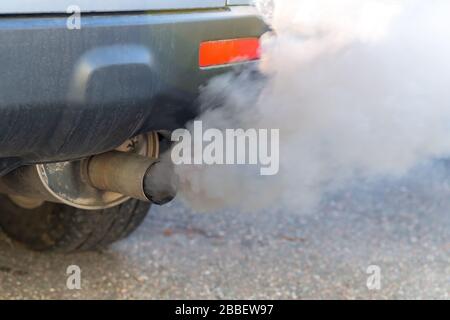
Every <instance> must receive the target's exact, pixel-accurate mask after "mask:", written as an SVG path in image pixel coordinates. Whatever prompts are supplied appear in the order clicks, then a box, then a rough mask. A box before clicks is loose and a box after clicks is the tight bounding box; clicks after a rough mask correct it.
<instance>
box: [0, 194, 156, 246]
mask: <svg viewBox="0 0 450 320" xmlns="http://www.w3.org/2000/svg"><path fill="white" fill-rule="evenodd" d="M149 209H150V204H149V203H145V202H142V201H138V200H128V201H127V202H125V203H123V204H122V205H120V206H117V207H114V208H110V209H104V210H96V211H86V210H81V209H76V208H73V207H70V206H67V205H62V204H56V203H50V202H46V203H44V204H43V205H42V206H40V207H38V208H36V209H31V210H30V209H24V208H22V207H20V206H18V205H16V204H15V203H14V202H12V201H11V200H10V199H9V198H8V197H7V196H0V227H1V229H2V230H3V231H4V232H5V233H6V234H7V235H8V236H9V237H10V238H12V239H14V240H16V241H18V242H20V243H22V244H24V245H26V246H27V247H28V248H30V249H33V250H38V251H57V252H64V253H69V252H78V251H90V250H95V249H101V248H105V247H107V246H108V245H110V244H111V243H113V242H115V241H117V240H120V239H123V238H125V237H127V236H128V235H130V234H131V233H132V232H133V231H135V230H136V229H137V227H139V225H140V224H141V223H142V222H143V221H144V218H145V217H146V215H147V213H148V211H149Z"/></svg>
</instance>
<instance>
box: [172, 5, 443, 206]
mask: <svg viewBox="0 0 450 320" xmlns="http://www.w3.org/2000/svg"><path fill="white" fill-rule="evenodd" d="M257 6H258V7H259V8H260V9H261V10H262V12H263V14H264V15H265V16H266V18H267V20H268V21H269V22H270V24H271V25H272V27H273V29H274V33H275V35H268V36H265V38H264V40H263V54H262V61H261V63H260V64H259V66H258V67H257V70H256V71H257V72H255V70H249V69H244V70H237V71H236V72H234V73H231V74H226V75H224V76H220V77H218V78H215V79H213V80H212V81H211V82H210V83H209V84H208V85H207V86H206V87H205V88H203V90H202V108H203V113H202V115H201V117H200V120H202V121H203V123H204V125H205V126H206V127H210V128H219V129H226V128H244V129H245V128H269V129H271V128H276V129H280V167H281V169H280V173H279V174H278V175H276V176H271V177H262V176H260V175H259V174H258V170H257V168H254V167H251V166H237V165H236V166H226V165H217V166H202V165H198V166H177V168H176V170H177V173H178V174H179V176H180V181H181V195H182V197H183V198H184V199H185V200H186V201H187V202H188V203H189V204H190V205H191V206H192V207H194V208H195V209H197V210H213V209H219V208H223V207H233V208H239V209H243V210H252V209H258V208H261V207H264V206H267V205H270V204H274V203H282V204H283V205H287V206H290V207H291V208H294V209H297V208H304V207H305V206H306V207H308V206H310V205H313V204H315V203H317V201H319V200H320V198H321V196H322V195H323V194H324V193H325V192H328V191H332V190H335V189H336V188H340V187H342V186H344V185H345V184H346V183H348V182H350V181H352V180H354V179H359V178H365V179H371V178H378V177H385V176H400V175H403V174H405V173H407V172H408V171H409V170H410V169H412V168H413V167H414V166H416V165H418V164H420V163H422V162H425V161H428V160H430V159H433V158H436V157H446V156H449V155H450V41H449V39H450V2H449V1H446V0H434V1H433V0H431V1H430V0H429V1H420V0H398V1H395V0H386V1H382V0H341V1H335V0H273V1H270V0H269V1H268V0H259V1H257Z"/></svg>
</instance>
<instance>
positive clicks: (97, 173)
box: [87, 151, 178, 205]
mask: <svg viewBox="0 0 450 320" xmlns="http://www.w3.org/2000/svg"><path fill="white" fill-rule="evenodd" d="M87 167H88V169H87V174H88V177H89V182H90V184H91V185H92V186H93V187H95V188H97V189H100V190H104V191H112V192H116V193H120V194H123V195H126V196H129V197H131V198H135V199H139V200H142V201H151V202H152V203H155V204H158V205H163V204H166V203H168V202H170V201H172V200H173V199H174V198H175V196H176V193H177V187H178V181H177V178H176V175H175V174H174V170H173V164H172V163H171V162H170V161H164V160H157V159H151V158H147V157H143V156H140V155H137V154H129V153H123V152H119V151H112V152H108V153H105V154H101V155H98V156H94V157H92V158H91V159H90V160H89V162H88V165H87Z"/></svg>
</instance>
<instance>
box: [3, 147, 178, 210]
mask: <svg viewBox="0 0 450 320" xmlns="http://www.w3.org/2000/svg"><path fill="white" fill-rule="evenodd" d="M152 143H153V144H154V143H155V139H153V140H152ZM146 148H147V152H145V153H144V154H148V153H149V152H148V150H157V149H158V148H151V147H146ZM151 154H152V157H148V156H144V155H142V152H140V154H139V153H132V152H122V151H111V152H107V153H104V154H100V155H96V156H92V157H90V158H89V159H86V160H81V161H74V162H61V163H52V164H39V165H34V166H25V167H21V168H19V169H17V170H15V171H13V172H11V173H10V174H8V175H6V176H4V177H1V178H0V193H3V194H7V195H9V196H10V198H12V199H13V201H15V202H16V203H17V204H19V205H23V206H24V207H30V205H32V204H34V203H36V205H38V204H39V203H42V201H50V202H58V203H64V204H67V205H71V206H74V207H77V208H80V209H85V210H98V209H105V208H109V207H113V206H116V205H119V204H121V203H123V202H125V201H126V200H128V199H129V198H134V199H138V200H142V201H149V202H152V203H154V204H157V205H163V204H166V203H168V202H170V201H171V200H173V199H174V198H175V196H176V193H177V188H178V179H177V176H176V174H175V172H174V168H173V164H172V162H171V160H170V158H169V157H167V158H165V157H164V158H161V159H158V158H157V154H155V153H154V152H152V153H151Z"/></svg>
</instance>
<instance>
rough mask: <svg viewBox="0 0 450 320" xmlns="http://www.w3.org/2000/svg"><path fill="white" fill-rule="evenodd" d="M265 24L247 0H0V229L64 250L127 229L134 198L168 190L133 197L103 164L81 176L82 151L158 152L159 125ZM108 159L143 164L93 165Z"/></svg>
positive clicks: (251, 48) (251, 52) (141, 211)
mask: <svg viewBox="0 0 450 320" xmlns="http://www.w3.org/2000/svg"><path fill="white" fill-rule="evenodd" d="M266 30H267V26H266V25H265V24H264V22H263V21H262V19H261V18H260V16H259V15H258V14H257V12H256V10H255V8H253V7H252V6H250V5H249V1H248V0H228V1H227V0H127V1H123V0H109V1H103V0H78V1H77V2H76V5H75V6H74V5H73V1H71V0H39V1H35V0H15V1H2V2H0V68H1V72H0V177H1V178H0V192H1V193H3V194H4V196H2V201H0V225H1V226H2V228H3V229H4V230H5V231H6V232H7V233H8V234H10V235H11V236H12V237H13V238H15V239H18V240H19V241H21V242H24V243H26V244H28V245H29V246H31V247H34V248H38V249H54V248H56V249H62V250H64V251H72V250H78V249H91V248H94V247H96V246H98V245H105V244H108V243H110V242H113V241H115V240H117V239H119V238H122V237H124V236H126V235H128V234H129V233H130V232H131V231H133V230H134V229H135V227H137V226H138V225H139V223H140V222H141V221H142V219H143V217H144V216H145V214H146V213H147V211H148V208H149V204H147V203H143V202H141V200H149V201H152V202H154V203H158V202H165V201H162V200H164V199H166V198H167V197H166V196H149V194H152V195H154V194H158V195H161V194H165V193H164V192H166V193H167V192H168V191H167V190H162V191H161V190H158V192H159V191H161V192H159V193H158V192H156V191H154V189H158V187H152V188H153V189H152V190H150V191H148V190H144V191H145V192H143V193H142V192H141V193H142V195H141V194H138V195H136V194H137V192H136V191H135V190H136V188H135V189H133V190H131V189H132V188H131V187H129V186H123V185H121V184H124V182H123V181H120V180H119V179H118V178H117V181H118V183H116V184H113V183H112V182H111V179H112V178H111V175H112V174H111V172H110V171H106V169H105V172H103V171H102V173H104V175H105V176H104V177H103V178H105V177H106V178H105V179H103V180H102V179H100V178H99V179H97V180H96V182H95V183H93V182H92V180H95V179H94V178H93V177H92V176H94V175H96V177H98V176H99V174H98V171H96V172H95V173H92V175H91V176H88V178H86V175H88V174H90V172H91V171H89V170H88V169H89V168H88V169H86V168H85V166H86V163H87V160H86V159H90V158H91V157H92V156H94V155H100V154H105V153H108V152H112V151H113V150H115V152H119V151H120V152H123V151H124V150H123V149H118V148H119V147H120V146H123V145H124V144H125V145H127V146H129V145H131V144H132V145H133V148H134V149H133V150H132V152H134V153H136V155H135V156H136V157H139V156H140V157H143V156H145V157H148V156H149V154H150V151H149V150H156V149H158V150H159V142H161V141H160V140H161V139H162V138H161V135H159V133H161V132H170V131H171V130H173V129H176V128H180V127H182V126H183V125H184V124H185V123H186V121H188V120H190V119H192V118H193V117H195V115H196V114H197V106H196V99H197V97H198V93H199V88H200V86H201V85H202V84H204V83H206V82H207V81H208V79H210V78H212V77H214V76H215V75H218V74H221V73H224V72H227V71H230V70H231V69H232V67H233V65H234V64H235V63H247V62H250V61H253V60H257V59H258V57H259V52H258V50H259V43H258V39H259V38H260V36H261V35H262V34H263V33H264V32H265V31H266ZM156 133H158V134H156ZM155 134H156V136H155ZM149 137H153V138H149ZM155 137H156V138H155ZM144 140H145V142H144V143H141V144H140V145H141V147H139V150H137V149H138V148H135V145H136V141H144ZM130 141H131V142H132V143H131V144H130ZM149 141H153V143H152V146H151V147H150V142H149ZM155 145H157V148H156V147H155ZM144 149H145V150H144ZM130 150H131V149H130ZM130 150H129V149H126V150H125V151H126V152H128V151H130ZM143 150H144V151H143ZM157 153H158V152H157ZM153 157H154V158H157V156H155V153H154V152H153ZM111 159H113V160H114V161H116V162H114V163H116V164H117V163H120V164H123V165H124V168H125V167H126V168H129V167H130V163H131V164H135V163H138V162H139V161H141V162H139V163H143V160H142V159H141V158H140V160H139V161H138V160H137V158H136V159H134V158H133V159H131V157H130V160H129V159H128V158H126V159H123V154H119V155H117V154H114V155H110V157H103V158H102V159H101V161H104V162H105V165H103V166H97V167H96V168H101V169H102V170H103V169H104V168H106V167H108V165H110V163H112V160H111ZM122 160H123V162H121V161H122ZM89 161H90V160H89ZM99 161H100V160H99ZM133 161H134V162H133ZM154 162H156V161H153V163H154ZM99 163H102V162H99ZM153 163H151V165H153ZM102 164H103V163H102ZM52 166H54V167H52ZM148 166H149V167H150V164H148ZM29 168H32V169H29ZM36 168H37V169H36ZM55 168H57V169H55ZM61 168H65V169H64V170H62V169H61ZM80 168H81V169H80ZM83 168H84V169H83ZM144 169H145V170H144ZM144 169H143V170H142V172H144V171H145V174H146V175H147V176H148V170H149V169H148V168H144ZM83 170H84V171H83ZM99 170H100V169H99ZM78 171H80V172H81V171H83V174H80V176H76V177H75V176H74V172H76V173H77V175H78ZM85 171H86V172H87V173H86V172H85ZM137 171H138V170H137ZM155 171H156V169H155ZM24 172H26V173H24ZM28 172H30V173H28ZM62 173H64V174H62ZM116 173H117V172H116ZM143 174H144V173H143ZM147 176H145V177H144V176H142V177H141V178H142V179H143V180H145V181H150V180H149V178H148V177H147ZM115 177H117V174H116V176H115ZM110 178H111V179H110ZM167 179H169V177H168V178H167ZM86 180H88V182H89V183H87V182H86ZM125 180H126V179H125ZM105 181H107V182H108V183H106V182H105ZM117 181H116V182H117ZM145 181H144V182H141V184H144V187H143V188H144V189H150V187H148V188H147V187H146V185H145V184H147V185H148V186H149V185H152V186H153V184H152V183H151V182H145ZM83 183H84V184H86V185H82V184H83ZM87 184H89V185H87ZM117 185H120V186H117ZM68 186H70V188H69V187H68ZM64 188H66V189H67V190H66V189H64ZM102 188H103V189H104V190H103V189H102ZM80 190H82V191H80ZM99 190H100V191H99ZM147 191H148V192H147ZM144 193H145V194H144ZM169 198H170V197H169ZM105 199H106V200H105ZM111 199H112V200H111ZM159 200H161V201H159ZM85 210H96V211H85ZM87 212H88V213H87ZM92 212H96V213H97V215H94V214H92ZM30 213H33V214H30ZM31 217H32V218H31ZM30 219H31V220H30ZM77 221H78V222H77ZM30 224H31V225H34V227H30Z"/></svg>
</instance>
